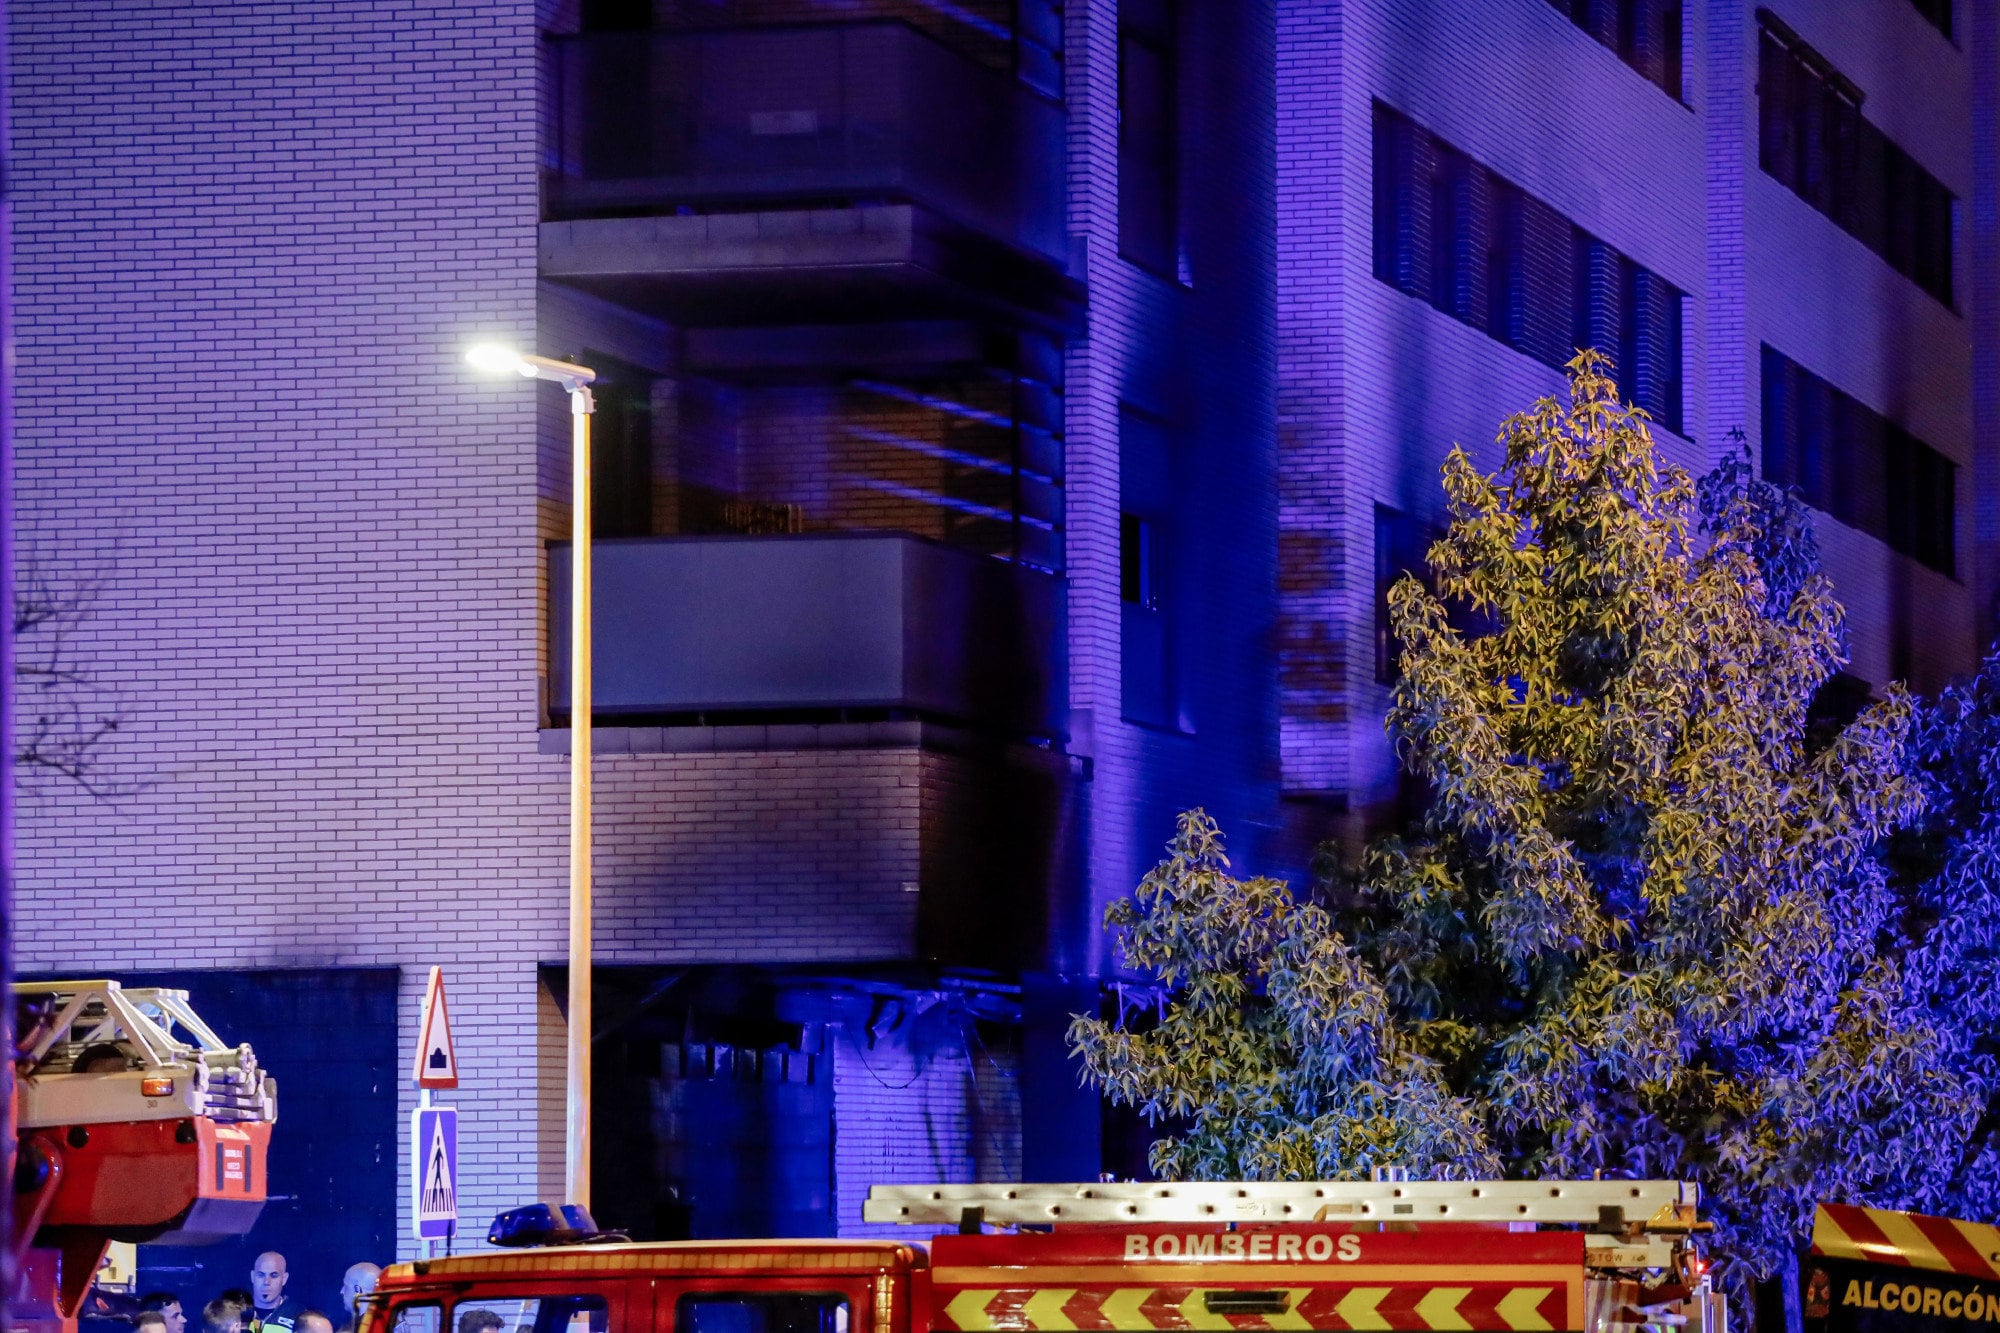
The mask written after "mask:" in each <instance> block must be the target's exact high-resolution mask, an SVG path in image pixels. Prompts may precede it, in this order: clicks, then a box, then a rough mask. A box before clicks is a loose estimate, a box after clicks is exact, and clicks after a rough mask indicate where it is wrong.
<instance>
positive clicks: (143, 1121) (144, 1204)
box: [7, 980, 278, 1333]
mask: <svg viewBox="0 0 2000 1333" xmlns="http://www.w3.org/2000/svg"><path fill="white" fill-rule="evenodd" d="M14 1002H15V1029H14V1030H15V1033H16V1034H17V1035H16V1038H15V1056H14V1102H13V1115H14V1128H15V1138H14V1142H13V1143H12V1145H11V1148H12V1153H13V1160H12V1162H11V1163H10V1166H11V1168H12V1169H11V1171H10V1175H11V1178H12V1179H13V1182H14V1213H13V1220H14V1231H13V1238H14V1253H13V1254H12V1255H11V1256H9V1257H10V1258H11V1259H12V1261H13V1271H14V1274H15V1284H14V1288H13V1290H12V1291H11V1292H9V1294H8V1302H7V1308H8V1330H9V1333H12V1331H13V1330H23V1331H25V1333H74V1329H75V1326H76V1314H77V1311H78V1309H79V1307H80V1306H81V1305H82V1303H83V1299H84V1296H85V1295H86V1293H87V1292H88V1291H89V1288H90V1283H91V1280H92V1278H93V1277H94V1275H95V1274H96V1272H97V1270H98V1267H99V1265H100V1264H101V1263H102V1262H103V1259H104V1254H105V1249H106V1247H107V1246H108V1245H109V1244H110V1243H111V1242H113V1241H129V1242H142V1241H143V1242H152V1243H154V1244H169V1245H171V1244H183V1245H193V1244H202V1243H205V1242H209V1241H215V1240H220V1239H223V1238H225V1237H231V1236H240V1235H242V1234H244V1233H245V1232H247V1231H248V1230H249V1229H250V1226H251V1224H252V1223H254V1222H255V1221H256V1220H257V1215H258V1213H259V1212H261V1211H262V1209H263V1206H264V1200H265V1194H266V1188H267V1187H266V1174H265V1160H266V1154H267V1152H268V1149H269V1146H270V1140H271V1127H272V1125H273V1124H274V1123H275V1122H276V1121H277V1118H278V1088H277V1081H276V1080H275V1079H273V1078H272V1077H271V1076H270V1075H269V1074H268V1073H266V1071H265V1070H264V1069H263V1068H262V1067H261V1066H260V1065H259V1064H258V1063H257V1057H256V1054H255V1053H254V1052H253V1051H252V1050H251V1049H250V1047H249V1046H248V1045H247V1044H244V1045H237V1046H230V1045H227V1044H226V1043H224V1042H223V1040H222V1039H221V1038H220V1037H219V1036H217V1035H216V1033H215V1031H214V1030H213V1029H212V1028H210V1027H209V1026H208V1024H207V1023H205V1022H203V1021H202V1019H201V1017H200V1015H198V1014H197V1013H196V1012H195V1011H194V1008H193V1006H191V1005H190V1004H189V1003H188V997H187V992H186V991H179V990H163V989H128V988H126V987H123V986H121V985H119V983H117V982H115V981H108V980H99V981H51V982H23V983H19V984H16V985H15V987H14Z"/></svg>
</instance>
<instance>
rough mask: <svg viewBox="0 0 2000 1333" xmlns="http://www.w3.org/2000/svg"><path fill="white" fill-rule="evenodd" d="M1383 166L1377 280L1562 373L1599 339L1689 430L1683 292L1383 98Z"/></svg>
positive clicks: (1647, 400)
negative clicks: (1685, 406) (1579, 350)
mask: <svg viewBox="0 0 2000 1333" xmlns="http://www.w3.org/2000/svg"><path fill="white" fill-rule="evenodd" d="M1374 171H1375V177H1374V182H1373V198H1374V206H1375V217H1374V226H1375V234H1374V238H1373V250H1374V268H1375V276H1376V277H1377V278H1379V279H1380V280H1381V281H1383V282H1386V283H1388V284H1389V285H1390V286H1392V287H1394V288H1396V290H1398V291H1400V292H1404V293H1406V294H1407V295H1410V296H1415V297H1417V298H1419V299H1421V300H1424V301H1426V302H1428V303H1429V304H1430V305H1432V306H1434V307H1435V308H1437V309H1438V310H1441V311H1443V312H1444V313H1445V314H1448V315H1450V316H1452V317H1453V318H1454V319H1458V320H1462V321H1463V322H1465V323H1467V324H1470V325H1472V326H1473V327H1474V328H1480V329H1484V330H1485V331H1486V333H1487V334H1488V335H1489V336H1490V337H1492V338H1494V339H1495V340H1497V341H1499V342H1503V343H1505V344H1507V345H1508V346H1509V347H1512V348H1515V349H1516V350H1518V351H1521V352H1524V353H1526V354H1527V355H1529V356H1532V357H1534V358H1535V359H1536V360H1538V361H1541V362H1543V363H1544V364H1546V365H1549V366H1553V367H1556V368H1558V369H1560V368H1561V367H1562V366H1563V365H1564V363H1566V362H1567V361H1568V360H1569V359H1570V358H1571V357H1572V356H1574V355H1575V354H1576V349H1577V348H1579V347H1596V348H1599V349H1601V350H1603V351H1604V352H1606V353H1607V354H1609V355H1610V356H1612V357H1613V358H1614V359H1615V360H1616V362H1617V373H1618V382H1619V385H1620V388H1621V391H1622V393H1623V395H1624V396H1625V397H1626V398H1627V399H1628V400H1629V401H1631V402H1633V403H1636V404H1637V405H1638V406H1640V407H1643V408H1645V409H1646V411H1647V412H1648V413H1649V414H1651V416H1652V418H1653V420H1655V421H1656V422H1658V423H1659V424H1660V425H1662V426H1664V427H1666V428H1667V429H1668V430H1673V431H1683V430H1684V429H1685V416H1684V410H1683V398H1684V394H1685V387H1684V375H1683V367H1682V343H1683V341H1684V338H1683V333H1682V322H1683V319H1684V310H1683V306H1684V302H1685V301H1686V299H1687V298H1686V295H1685V293H1683V292H1682V291H1680V289H1679V288H1677V287H1674V286H1673V285H1672V284H1670V283H1668V282H1667V281H1665V280H1664V279H1662V278H1661V277H1660V276H1659V275H1658V274H1657V273H1654V272H1652V271H1651V270H1649V269H1647V268H1645V267H1644V266H1643V265H1640V264H1638V263H1637V262H1635V261H1634V260H1632V259H1630V258H1628V257H1627V256H1625V255H1623V254H1621V253H1620V252H1619V251H1617V250H1616V249H1614V248H1612V247H1611V246H1609V245H1606V244H1605V243H1604V242H1603V241H1600V240H1598V239H1597V238H1596V237H1594V236H1592V235H1591V234H1590V233H1588V232H1586V231H1584V230H1583V229H1582V228H1581V227H1578V226H1576V225H1574V224H1573V223H1571V222H1570V221H1569V220H1568V219H1567V218H1565V217H1563V216H1562V215H1561V214H1559V213H1557V212H1556V211H1555V210H1554V209H1552V208H1550V207H1549V206H1548V205H1547V204H1544V203H1542V202H1541V201H1540V200H1538V199H1535V198H1534V197H1532V196H1531V195H1528V194H1527V193H1525V192H1524V191H1522V190H1521V189H1520V188H1519V187H1518V186H1516V185H1514V184H1513V183H1512V182H1511V181H1508V180H1505V179H1504V178H1502V177H1500V176H1499V175H1496V174H1495V173H1494V172H1492V171H1490V170H1488V169H1487V168H1486V167H1485V166H1483V165H1481V164H1480V163H1478V162H1475V161H1473V160H1472V159H1471V158H1469V157H1467V156H1466V155H1465V154H1464V153H1462V152H1460V151H1459V150H1458V149H1456V148H1454V147H1452V146H1451V145H1450V144H1448V143H1446V142H1445V141H1444V140H1442V139H1440V138H1438V137H1437V136H1436V135H1434V134H1431V133H1430V132H1429V131H1428V130H1425V129H1424V128H1423V127H1422V126H1420V125H1417V124H1415V123H1413V122H1412V121H1411V120H1409V118H1408V117H1406V116H1403V115H1402V114H1400V113H1398V112H1397V111H1395V110H1393V109H1392V108H1390V107H1387V106H1384V105H1382V104H1381V103H1379V102H1378V103H1376V104H1375V110H1374Z"/></svg>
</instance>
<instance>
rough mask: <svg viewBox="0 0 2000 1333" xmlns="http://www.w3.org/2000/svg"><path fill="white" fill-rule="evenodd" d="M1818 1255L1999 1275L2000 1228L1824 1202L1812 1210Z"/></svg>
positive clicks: (1993, 1277)
mask: <svg viewBox="0 0 2000 1333" xmlns="http://www.w3.org/2000/svg"><path fill="white" fill-rule="evenodd" d="M1812 1248H1813V1253H1814V1254H1823V1255H1825V1256H1827V1257H1828V1258H1830V1259H1858V1260H1861V1261H1862V1262H1864V1263H1875V1264H1894V1265H1897V1266H1899V1267H1903V1268H1925V1269H1930V1270H1932V1271H1933V1272H1938V1273H1959V1274H1962V1275H1963V1276H1965V1277H1975V1278H1985V1279H1987V1280H1989V1281H1992V1280H1996V1279H2000V1227H1990V1226H1986V1225H1984V1224H1983V1223H1979V1222H1960V1221H1957V1220H1956V1219H1954V1218H1949V1217H1927V1216H1925V1215H1924V1214H1922V1213H1895V1212H1890V1211H1888V1210H1887V1209H1883V1208H1856V1207H1854V1206H1853V1205H1851V1204H1844V1203H1823V1204H1821V1205H1820V1206H1819V1207H1818V1208H1817V1209H1816V1210H1814V1212H1813V1241H1812Z"/></svg>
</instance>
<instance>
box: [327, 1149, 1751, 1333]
mask: <svg viewBox="0 0 2000 1333" xmlns="http://www.w3.org/2000/svg"><path fill="white" fill-rule="evenodd" d="M1694 1205H1695V1190H1694V1188H1693V1187H1692V1186H1688V1185H1681V1184H1678V1183H1675V1182H1670V1181H1636V1180H1634V1181H1586V1182H1558V1181H1531V1182H1523V1181H1398V1182H1381V1183H1375V1182H1358V1183H1352V1182H1339V1183H1334V1182H1326V1183H1307V1184H1214V1183H1208V1184H1144V1185H1141V1184H1088V1185H1010V1186H1003V1185H931V1186H894V1187H878V1188H876V1189H875V1190H873V1191H872V1192H871V1194H870V1196H869V1201H868V1204H867V1207H866V1210H865V1212H864V1217H865V1219H866V1220H868V1221H870V1222H878V1223H879V1222H894V1223H905V1224H909V1225H913V1226H927V1227H931V1228H937V1227H941V1226H942V1227H949V1228H953V1230H951V1231H949V1232H947V1233H946V1234H938V1235H934V1236H932V1237H931V1238H930V1239H928V1240H925V1241H909V1242H904V1241H896V1240H865V1241H864V1240H851V1241H825V1240H812V1241H805V1240H795V1241H775V1240H774V1241H691V1242H671V1243H657V1244H632V1243H628V1242H620V1241H616V1240H613V1241H609V1242H596V1241H594V1240H593V1239H592V1238H590V1237H589V1236H588V1235H587V1232H588V1227H589V1224H588V1221H587V1219H585V1218H583V1217H581V1216H578V1215H575V1214H576V1210H573V1209H572V1210H569V1211H570V1213H571V1214H572V1215H571V1216H570V1218H569V1221H568V1223H567V1225H566V1226H565V1224H564V1223H562V1222H561V1221H560V1218H559V1213H558V1211H557V1210H555V1209H552V1208H551V1207H550V1206H548V1205H538V1206H536V1207H535V1208H533V1209H526V1210H520V1212H519V1213H518V1214H509V1215H506V1216H503V1218H502V1219H501V1220H500V1221H499V1222H496V1223H495V1225H494V1229H493V1232H492V1234H491V1235H490V1236H489V1239H490V1240H492V1241H494V1242H496V1243H499V1244H503V1245H507V1244H518V1245H523V1246H526V1247H527V1248H522V1249H518V1250H515V1251H514V1252H511V1253H486V1254H476V1255H467V1256H462V1257H458V1258H447V1259H434V1260H428V1261H419V1262H416V1263H412V1264H399V1265H396V1266H395V1267H392V1268H390V1269H389V1270H388V1271H387V1272H386V1273H385V1274H384V1275H383V1279H382V1284H381V1287H380V1288H379V1290H378V1291H377V1293H376V1304H375V1306H374V1307H373V1309H372V1311H371V1313H370V1316H369V1322H368V1324H367V1326H366V1328H365V1329H364V1330H363V1333H481V1330H489V1329H493V1328H495V1327H497V1328H498V1329H499V1330H500V1333H639V1331H640V1330H648V1331H650V1333H863V1330H866V1331H867V1333H1033V1331H1041V1330H1048V1331H1050V1333H1054V1331H1056V1330H1061V1331H1062V1333H1069V1331H1071V1330H1133V1331H1135V1333H1154V1331H1156V1330H1183V1329H1214V1330H1225V1329H1226V1330H1261V1329H1274V1330H1284V1329H1318V1330H1338V1329H1495V1330H1511V1329H1523V1330H1526V1329H1536V1330H1558V1329H1562V1330H1577V1331H1579V1333H1581V1330H1586V1329H1588V1330H1591V1331H1592V1333H1600V1331H1601V1330H1607V1329H1611V1328H1614V1327H1616V1326H1619V1325H1630V1326H1633V1327H1635V1328H1636V1327H1637V1326H1638V1325H1642V1324H1648V1323H1653V1324H1663V1323H1672V1324H1677V1325H1687V1326H1690V1327H1691V1329H1700V1330H1703V1333H1721V1325H1720V1304H1719V1302H1718V1300H1717V1299H1716V1298H1715V1297H1714V1295H1713V1294H1712V1293H1711V1291H1710V1290H1709V1286H1708V1283H1707V1281H1706V1278H1705V1277H1704V1268H1705V1264H1704V1261H1703V1259H1702V1258H1701V1255H1700V1253H1699V1250H1698V1238H1697V1233H1698V1232H1699V1231H1701V1230H1702V1229H1703V1226H1702V1224H1701V1223H1699V1222H1697V1221H1696V1219H1695V1206H1694ZM992 1228H1000V1230H998V1231H995V1230H992ZM551 1241H554V1242H562V1241H569V1242H582V1243H570V1244H561V1243H556V1244H551V1243H549V1242H551Z"/></svg>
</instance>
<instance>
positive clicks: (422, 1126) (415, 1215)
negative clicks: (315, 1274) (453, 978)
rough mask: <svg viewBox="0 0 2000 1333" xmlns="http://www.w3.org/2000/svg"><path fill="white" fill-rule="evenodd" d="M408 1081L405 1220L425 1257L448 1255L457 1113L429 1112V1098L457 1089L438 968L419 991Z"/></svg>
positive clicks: (454, 1216) (454, 1217) (454, 1228)
mask: <svg viewBox="0 0 2000 1333" xmlns="http://www.w3.org/2000/svg"><path fill="white" fill-rule="evenodd" d="M410 1077H411V1078H412V1079H413V1080H414V1081H415V1082H416V1085H417V1088H418V1098H419V1100H418V1104H417V1109H416V1110H415V1111H413V1112H412V1113H411V1115H410V1216H411V1218H412V1220H413V1224H414V1226H415V1229H416V1236H417V1239H418V1240H420V1241H423V1242H424V1251H425V1253H426V1254H429V1253H432V1252H433V1250H432V1247H433V1246H434V1245H435V1244H436V1243H437V1242H438V1241H443V1242H444V1243H445V1246H446V1250H447V1252H449V1249H450V1246H451V1239H452V1237H453V1236H454V1235H456V1234H457V1232H458V1111H457V1109H456V1108H455V1107H450V1106H432V1105H431V1093H432V1092H433V1091H448V1090H450V1089H452V1088H456V1087H457V1086H458V1052H457V1050H456V1049H455V1048H454V1047H453V1046H452V1044H451V1015H450V1011H449V1008H448V1006H447V1005H446V1004H445V998H444V969H443V968H441V967H433V968H432V969H431V975H430V980H429V981H428V982H426V983H425V985H424V1010H423V1021H422V1023H421V1024H420V1025H419V1026H418V1029H417V1052H416V1057H415V1062H414V1065H413V1067H412V1068H411V1070H410Z"/></svg>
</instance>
